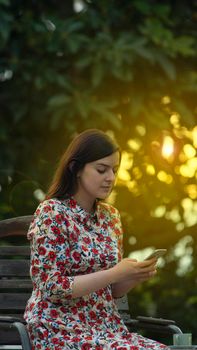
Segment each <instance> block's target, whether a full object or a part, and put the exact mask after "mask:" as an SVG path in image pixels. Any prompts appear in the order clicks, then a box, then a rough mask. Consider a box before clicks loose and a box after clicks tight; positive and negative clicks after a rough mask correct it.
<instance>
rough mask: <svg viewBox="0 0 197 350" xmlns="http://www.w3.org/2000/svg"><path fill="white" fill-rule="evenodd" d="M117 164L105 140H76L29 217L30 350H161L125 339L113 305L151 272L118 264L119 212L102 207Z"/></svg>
mask: <svg viewBox="0 0 197 350" xmlns="http://www.w3.org/2000/svg"><path fill="white" fill-rule="evenodd" d="M119 164H120V150H119V147H118V146H117V145H116V144H115V143H114V142H113V141H112V140H111V138H109V137H108V136H107V135H106V134H105V133H103V132H101V131H99V130H96V129H90V130H87V131H85V132H83V133H81V134H79V135H78V136H77V137H76V138H75V139H74V140H73V141H72V143H71V144H70V146H69V147H68V149H67V150H66V152H65V153H64V155H63V157H62V159H61V161H60V164H59V166H58V168H57V171H56V173H55V176H54V180H53V182H52V184H51V186H50V188H49V191H48V195H47V199H46V200H45V201H43V202H42V203H41V204H40V205H39V206H38V208H37V210H36V212H35V214H34V220H33V222H32V223H31V225H30V228H29V232H28V238H29V239H30V240H31V249H32V254H31V277H32V281H33V292H32V296H31V298H30V300H29V301H28V304H27V307H26V312H25V319H26V321H27V326H28V331H29V334H30V338H31V342H32V345H33V349H36V350H37V349H42V350H52V349H53V350H54V349H55V350H60V349H82V350H87V349H95V350H101V349H105V350H107V349H115V350H123V349H133V350H142V349H167V347H166V346H165V345H162V344H160V343H157V342H154V341H152V340H150V339H146V338H143V337H142V336H140V335H138V334H135V333H129V332H128V330H127V328H126V326H125V325H124V323H123V321H122V320H121V318H120V316H119V313H118V310H117V307H116V304H115V301H114V299H115V298H117V297H120V296H122V295H123V294H125V293H127V292H128V291H129V290H130V289H131V288H133V287H134V286H135V285H137V284H138V283H141V282H142V281H145V280H147V279H149V278H150V277H152V276H153V275H154V274H155V273H156V267H155V264H156V260H155V259H151V260H148V261H144V262H137V261H136V260H133V259H129V258H124V259H123V258H122V253H121V251H122V228H121V222H120V217H119V213H118V211H117V209H115V208H114V207H112V206H111V205H108V204H106V203H105V202H103V200H105V199H106V197H107V196H108V195H109V194H110V192H111V190H112V188H113V185H114V182H115V178H116V173H117V171H118V167H119Z"/></svg>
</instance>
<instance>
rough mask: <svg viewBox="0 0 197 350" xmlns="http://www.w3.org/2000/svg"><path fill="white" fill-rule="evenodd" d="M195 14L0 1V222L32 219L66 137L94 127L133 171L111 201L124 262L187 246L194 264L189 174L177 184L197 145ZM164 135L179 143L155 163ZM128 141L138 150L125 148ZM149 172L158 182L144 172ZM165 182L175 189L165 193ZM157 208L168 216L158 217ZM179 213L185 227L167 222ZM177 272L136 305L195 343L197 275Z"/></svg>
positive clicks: (162, 8) (185, 9) (161, 5)
mask: <svg viewBox="0 0 197 350" xmlns="http://www.w3.org/2000/svg"><path fill="white" fill-rule="evenodd" d="M196 11H197V8H196V4H195V2H193V1H186V0H184V1H181V2H178V1H176V2H172V1H160V2H158V1H156V0H150V1H148V0H134V1H129V0H121V1H116V2H114V1H113V0H109V1H106V0H100V1H97V0H95V1H94V0H93V1H89V0H87V1H84V9H83V10H82V11H81V12H76V11H74V7H73V1H72V0H69V1H66V2H61V1H56V2H55V1H52V0H49V1H48V2H46V3H43V2H39V1H37V2H36V1H24V0H12V1H9V0H0V105H1V108H0V120H1V128H0V143H1V152H0V184H1V191H0V196H1V202H0V217H1V218H7V217H11V216H16V215H23V214H24V215H25V214H31V213H32V212H33V210H34V209H35V207H36V206H37V204H38V202H39V198H38V197H37V195H36V192H35V190H36V189H39V190H40V191H43V192H45V191H46V189H47V187H48V184H49V182H50V179H51V176H52V174H53V171H54V169H55V166H56V163H57V157H58V158H59V155H60V154H61V153H62V151H63V150H64V149H65V147H66V146H67V144H68V143H69V142H70V140H71V138H72V136H73V134H74V133H76V132H80V131H82V130H84V129H86V128H91V127H97V128H101V129H102V130H104V131H108V130H110V132H112V133H113V134H114V135H115V137H116V138H117V140H118V142H119V143H120V145H121V148H122V149H123V150H126V151H127V152H128V154H130V155H131V158H132V162H133V163H132V166H131V167H130V168H129V169H127V170H128V174H129V176H130V180H129V181H126V180H125V181H122V182H121V181H120V182H119V183H118V193H117V197H116V206H117V207H118V208H119V209H120V211H121V214H122V219H123V224H124V228H125V231H126V232H128V234H127V235H125V254H126V255H127V254H129V253H130V251H131V250H132V249H133V250H138V249H142V248H146V247H147V246H154V247H168V248H170V247H171V246H174V245H175V244H176V243H177V241H179V239H180V238H182V237H184V236H185V235H190V236H191V237H193V256H195V254H196V249H197V248H196V232H195V228H196V224H189V223H188V222H187V215H186V213H185V212H184V210H183V206H182V201H183V200H184V199H185V198H187V197H188V196H189V195H188V193H189V191H193V192H192V195H191V198H192V199H193V202H194V203H193V205H195V202H196V197H195V184H196V177H195V176H196V175H195V174H194V176H192V177H187V176H182V175H181V174H180V173H177V169H180V167H181V165H183V162H184V161H181V159H182V158H181V157H182V155H183V146H184V144H186V143H187V144H188V143H189V144H190V145H193V146H194V143H192V142H193V141H192V137H191V134H192V130H194V129H193V128H194V126H195V124H196V93H197V72H196V47H197V45H196V38H197V35H196V34H197V33H196ZM164 101H167V102H164ZM173 115H175V116H176V115H178V117H177V118H178V121H177V122H176V123H175V122H174V124H173V123H172V121H171V119H170V118H171V116H173ZM175 119H176V118H175ZM165 135H170V136H171V137H172V138H173V139H174V141H175V143H176V149H175V154H174V158H173V159H171V160H169V161H168V160H166V159H163V158H162V156H161V147H162V142H163V139H164V136H165ZM128 140H137V142H139V144H140V147H139V148H138V149H137V150H135V149H132V147H130V146H129V145H128ZM195 145H196V143H195ZM195 147H196V146H195ZM185 163H187V160H185ZM148 165H151V166H153V167H154V169H155V173H154V174H149V173H147V170H146V169H147V166H148ZM160 171H164V172H165V173H166V174H168V175H170V176H171V178H172V182H170V183H167V182H165V181H163V182H162V181H161V180H160V179H159V178H158V177H157V175H158V174H159V172H160ZM171 178H170V179H171ZM190 185H194V189H193V190H192V187H188V186H190ZM129 186H130V187H129ZM160 206H164V207H165V210H166V215H163V216H159V217H155V216H154V215H153V213H154V212H155V210H156V209H157V208H158V207H160ZM174 208H175V209H177V210H178V213H179V215H180V220H179V221H180V222H176V221H173V220H171V219H169V215H170V213H171V211H172V210H174ZM178 224H181V225H182V224H183V226H184V228H183V229H182V230H178V229H177V225H178ZM178 227H179V226H178ZM130 237H133V238H135V244H134V245H133V246H132V245H131V244H129V239H130ZM173 261H174V260H173V259H172V262H168V264H167V265H166V267H165V268H164V269H163V270H162V276H161V279H160V278H159V279H157V280H156V282H155V284H153V285H151V286H150V288H148V289H147V290H146V291H145V290H144V289H143V288H141V289H140V290H137V292H138V294H137V295H138V296H136V305H137V303H138V309H139V310H138V311H140V310H142V311H144V312H145V311H148V309H146V307H147V305H151V303H152V302H153V301H155V300H157V310H158V314H159V313H160V314H165V312H166V316H167V317H169V315H170V316H171V317H172V318H175V319H177V321H180V320H181V322H182V320H185V321H183V323H182V325H183V326H184V327H186V328H188V329H189V328H190V329H192V330H193V332H194V333H195V329H194V328H193V325H195V324H196V316H195V314H194V312H193V311H192V310H193V309H192V308H194V306H195V305H196V298H195V293H196V284H195V282H194V280H195V278H194V274H192V273H191V274H189V273H188V274H186V276H185V277H184V278H183V277H182V278H179V277H178V276H176V275H175V276H174V275H173V269H174V268H175V266H174V265H173V264H174V262H173ZM195 267H196V259H194V260H193V269H194V270H195ZM172 279H173V284H172V286H170V281H171V280H172ZM181 281H182V283H183V284H184V288H183V286H181ZM186 283H187V285H188V286H190V288H191V289H192V292H191V290H189V287H188V288H187V286H186ZM192 283H193V285H192ZM146 287H147V286H146ZM157 288H158V290H157ZM161 288H162V293H161ZM156 292H157V293H158V294H157V295H155V294H154V293H156ZM139 293H142V294H141V295H143V298H141V299H143V300H144V301H143V303H141V302H140V298H139ZM134 297H135V294H133V298H134ZM183 300H185V301H186V303H185V304H186V308H187V312H188V317H186V318H185V313H186V312H185V309H181V308H180V307H179V305H180V304H182V303H183ZM164 301H165V309H164V307H162V305H164ZM175 301H176V302H175ZM173 303H174V304H173ZM173 305H174V307H173ZM189 315H190V317H189Z"/></svg>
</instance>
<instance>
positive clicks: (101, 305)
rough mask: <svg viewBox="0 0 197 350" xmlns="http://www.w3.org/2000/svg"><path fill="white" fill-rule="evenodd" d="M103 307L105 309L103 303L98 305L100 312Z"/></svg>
mask: <svg viewBox="0 0 197 350" xmlns="http://www.w3.org/2000/svg"><path fill="white" fill-rule="evenodd" d="M103 307H104V305H103V303H99V304H98V305H97V307H96V308H97V309H98V310H102V309H103Z"/></svg>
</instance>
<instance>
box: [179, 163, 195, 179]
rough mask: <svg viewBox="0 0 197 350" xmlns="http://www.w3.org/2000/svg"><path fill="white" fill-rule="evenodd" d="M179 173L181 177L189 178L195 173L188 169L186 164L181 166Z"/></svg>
mask: <svg viewBox="0 0 197 350" xmlns="http://www.w3.org/2000/svg"><path fill="white" fill-rule="evenodd" d="M179 171H180V174H181V175H182V176H184V177H189V178H191V177H193V176H194V174H195V171H194V170H193V169H192V168H190V167H189V166H188V165H187V164H183V165H181V166H180V168H179Z"/></svg>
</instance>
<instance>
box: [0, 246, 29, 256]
mask: <svg viewBox="0 0 197 350" xmlns="http://www.w3.org/2000/svg"><path fill="white" fill-rule="evenodd" d="M29 255H30V247H29V246H0V258H2V257H3V256H27V257H29Z"/></svg>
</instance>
